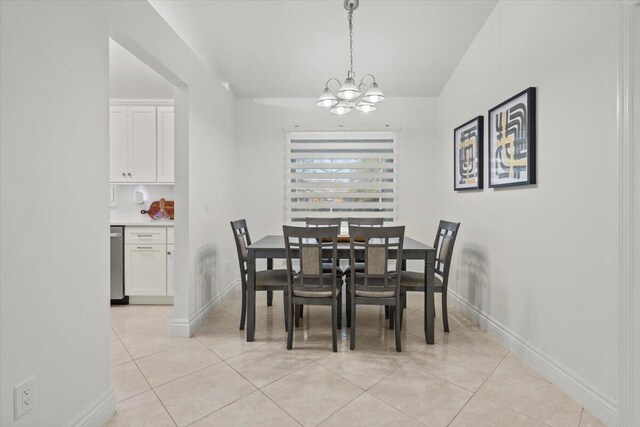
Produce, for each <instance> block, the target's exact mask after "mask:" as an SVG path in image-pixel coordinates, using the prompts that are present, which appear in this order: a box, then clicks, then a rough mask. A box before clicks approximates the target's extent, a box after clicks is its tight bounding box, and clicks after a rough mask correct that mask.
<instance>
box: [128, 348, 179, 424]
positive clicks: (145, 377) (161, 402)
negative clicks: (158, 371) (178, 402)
mask: <svg viewBox="0 0 640 427" xmlns="http://www.w3.org/2000/svg"><path fill="white" fill-rule="evenodd" d="M133 363H135V364H136V368H138V371H140V374H141V375H142V378H144V380H145V381H146V382H147V384H149V387H151V391H152V392H153V394H154V395H155V396H156V399H158V402H160V404H161V405H162V407H163V408H164V410H165V412H166V413H167V415H169V418H171V421H172V422H173V424H174V425H175V426H177V425H178V423H177V422H176V420H175V419H174V418H173V415H171V412H169V410H168V409H167V407H166V406H165V405H164V402H163V401H162V399H160V396H158V393H156V389H155V387H153V386H152V385H151V383H150V382H149V380H148V379H147V376H146V375H145V374H144V372H143V371H142V369H140V366H138V363H137V362H136V361H135V360H134V361H133Z"/></svg>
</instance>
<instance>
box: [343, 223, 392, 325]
mask: <svg viewBox="0 0 640 427" xmlns="http://www.w3.org/2000/svg"><path fill="white" fill-rule="evenodd" d="M347 225H348V226H349V227H351V226H352V225H355V226H359V227H382V226H383V225H384V218H381V217H379V218H353V217H349V218H347ZM351 265H355V269H356V271H359V272H362V271H364V268H363V267H364V260H363V259H361V258H358V259H356V263H355V264H349V265H348V266H347V268H346V269H345V270H344V275H345V276H349V275H350V274H351ZM347 280H348V279H347ZM350 298H351V294H350V293H349V292H347V328H349V327H351V309H350V307H351V302H350ZM384 312H385V317H386V318H387V319H388V318H389V307H385V308H384Z"/></svg>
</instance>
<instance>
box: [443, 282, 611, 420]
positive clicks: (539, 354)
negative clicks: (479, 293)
mask: <svg viewBox="0 0 640 427" xmlns="http://www.w3.org/2000/svg"><path fill="white" fill-rule="evenodd" d="M448 293H449V295H450V296H451V297H452V299H451V300H450V301H452V302H454V303H455V304H456V305H457V306H458V308H460V309H461V310H462V311H463V312H464V314H465V315H466V316H467V317H469V318H470V319H472V320H474V321H476V322H478V323H479V324H480V327H481V328H483V329H486V331H487V332H489V333H490V334H491V335H493V336H494V337H496V338H497V339H498V340H499V341H500V342H501V343H502V344H504V345H505V346H506V347H507V348H509V350H511V351H512V352H514V353H515V354H517V355H518V356H520V357H521V358H522V359H524V360H525V361H526V362H527V363H529V364H530V365H531V366H532V367H533V368H534V369H535V370H536V371H538V372H539V373H540V374H541V375H542V376H543V377H545V378H546V379H547V380H549V381H550V382H552V383H553V384H555V385H556V386H557V387H559V388H560V389H561V390H562V391H564V392H565V393H567V394H568V395H569V396H571V397H572V398H574V399H575V400H576V401H577V402H578V403H580V404H581V405H582V406H584V407H585V408H586V409H587V410H589V412H591V413H592V414H593V415H595V416H596V417H598V418H600V419H601V420H602V421H603V422H604V423H605V424H606V425H608V426H616V425H617V424H618V423H617V421H618V403H617V402H616V401H615V399H613V398H612V397H611V396H608V395H607V394H606V393H603V392H602V391H600V390H598V389H597V388H596V387H594V386H593V385H591V384H589V383H588V382H587V381H586V380H585V379H584V378H582V377H580V376H579V375H578V374H576V373H575V372H573V371H571V370H570V369H569V368H567V367H566V366H564V365H562V364H561V363H559V362H558V361H556V360H555V359H553V358H552V357H551V356H549V355H548V354H546V353H545V352H543V351H542V350H540V349H539V348H537V347H536V346H534V345H532V344H531V343H529V342H527V341H526V340H525V339H523V338H522V337H520V336H519V335H518V334H516V333H515V332H513V331H512V330H510V329H509V328H507V327H506V326H505V325H503V324H501V323H500V322H498V321H497V320H496V319H494V318H492V317H491V316H489V315H488V314H487V313H485V312H483V311H482V310H480V309H478V308H477V307H476V306H474V305H473V304H471V303H469V302H468V301H466V300H465V299H464V298H462V297H461V296H460V295H458V294H456V293H455V292H452V291H451V290H449V292H448Z"/></svg>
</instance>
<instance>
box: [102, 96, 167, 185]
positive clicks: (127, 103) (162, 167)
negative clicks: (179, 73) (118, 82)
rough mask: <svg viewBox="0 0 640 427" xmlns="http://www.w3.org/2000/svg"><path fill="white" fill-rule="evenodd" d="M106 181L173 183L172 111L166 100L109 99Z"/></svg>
mask: <svg viewBox="0 0 640 427" xmlns="http://www.w3.org/2000/svg"><path fill="white" fill-rule="evenodd" d="M109 119H110V123H109V129H110V137H109V138H110V141H109V142H110V156H111V159H110V181H111V182H112V183H114V184H135V183H158V184H173V182H174V129H175V127H174V111H173V106H172V101H169V100H127V99H113V100H111V108H110V114H109Z"/></svg>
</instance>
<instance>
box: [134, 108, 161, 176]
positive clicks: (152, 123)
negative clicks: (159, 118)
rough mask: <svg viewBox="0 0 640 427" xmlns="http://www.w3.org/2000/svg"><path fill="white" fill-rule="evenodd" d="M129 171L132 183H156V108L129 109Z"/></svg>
mask: <svg viewBox="0 0 640 427" xmlns="http://www.w3.org/2000/svg"><path fill="white" fill-rule="evenodd" d="M128 109H129V112H128V114H127V115H128V125H129V171H128V172H127V177H128V178H129V179H130V181H132V182H156V176H157V175H156V155H157V145H156V107H128Z"/></svg>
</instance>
